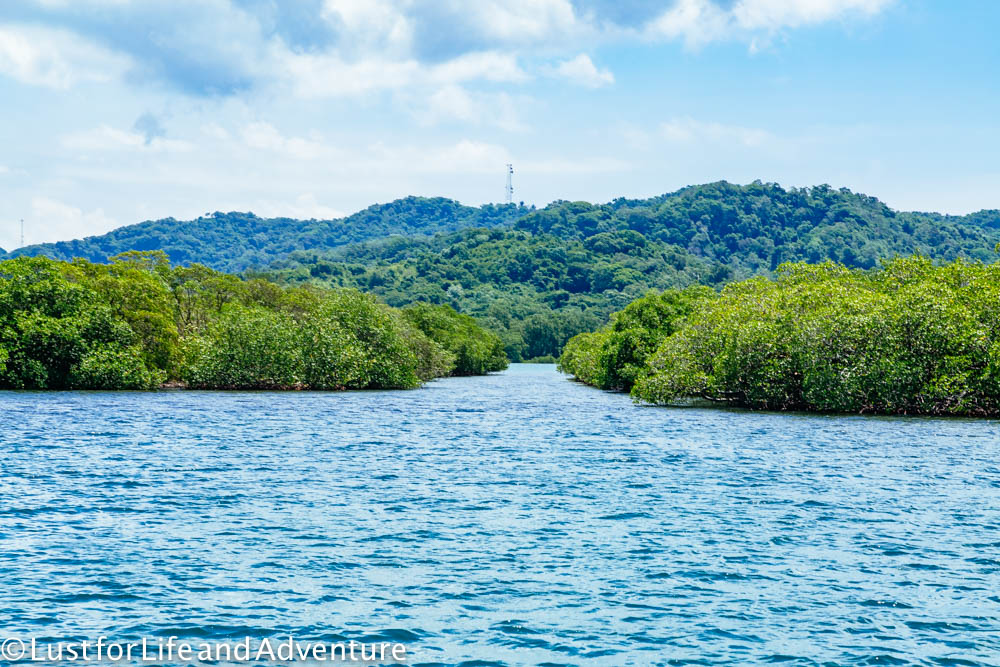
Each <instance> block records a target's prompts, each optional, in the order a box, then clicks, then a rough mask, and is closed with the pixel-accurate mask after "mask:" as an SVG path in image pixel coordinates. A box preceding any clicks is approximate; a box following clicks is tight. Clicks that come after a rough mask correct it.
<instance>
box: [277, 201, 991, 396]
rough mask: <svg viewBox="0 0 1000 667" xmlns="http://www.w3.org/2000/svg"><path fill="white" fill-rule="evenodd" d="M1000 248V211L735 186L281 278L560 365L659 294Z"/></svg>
mask: <svg viewBox="0 0 1000 667" xmlns="http://www.w3.org/2000/svg"><path fill="white" fill-rule="evenodd" d="M997 241H1000V211H983V212H980V213H977V214H972V215H969V216H962V217H957V216H941V215H937V214H931V213H901V212H896V211H893V210H892V209H890V208H888V207H887V206H885V205H884V204H882V203H881V202H879V201H878V200H877V199H874V198H872V197H867V196H865V195H859V194H855V193H852V192H850V191H848V190H844V189H841V190H835V189H833V188H830V187H828V186H819V187H814V188H805V189H796V188H792V189H789V190H785V189H783V188H781V187H779V186H777V185H774V184H763V183H759V182H758V183H751V184H749V185H746V186H737V185H732V184H729V183H724V182H723V183H712V184H708V185H701V186H694V187H689V188H684V189H682V190H679V191H677V192H675V193H672V194H668V195H663V196H661V197H654V198H651V199H644V200H626V199H618V200H615V201H613V202H610V203H608V204H602V205H592V204H588V203H585V202H556V203H553V204H551V205H549V206H547V207H546V208H545V209H542V210H539V211H534V212H530V211H525V212H524V214H523V215H522V216H521V217H518V218H517V219H516V220H514V219H512V220H511V221H509V222H508V223H507V224H505V225H502V226H496V227H492V228H470V229H463V230H460V231H457V232H453V233H446V234H438V235H436V236H433V237H430V238H426V237H422V238H401V237H391V238H385V239H379V240H374V241H370V242H367V243H362V244H355V245H350V246H344V247H341V248H339V249H336V250H332V251H323V250H320V249H317V250H315V251H310V252H296V253H292V254H291V255H289V256H288V257H287V258H284V259H281V260H279V261H277V262H275V263H274V264H273V265H272V271H273V273H274V275H275V276H276V277H277V278H278V279H280V280H282V281H287V282H291V283H312V284H321V285H331V286H337V287H354V288H358V289H362V290H364V291H368V292H372V293H374V294H377V295H379V296H380V297H382V298H383V299H384V300H385V301H386V302H387V303H389V304H390V305H392V306H396V307H402V306H406V305H407V304H411V303H415V302H428V303H435V304H448V305H450V306H452V307H453V308H455V309H456V310H458V311H459V312H463V313H467V314H470V315H473V316H475V317H476V318H478V319H479V320H480V321H482V322H483V323H484V324H486V325H487V327H488V328H489V329H490V330H491V331H495V332H497V334H498V335H500V337H501V339H502V340H503V341H504V344H505V348H506V351H507V355H508V357H509V358H510V359H512V360H514V361H521V360H525V359H531V358H534V357H540V356H546V355H559V354H560V351H561V350H562V348H563V346H564V345H565V344H566V342H567V340H568V339H569V338H571V337H572V336H573V335H574V334H577V333H580V332H583V331H591V330H594V329H596V328H597V327H599V326H600V325H601V324H602V323H604V322H606V321H607V320H608V318H609V317H610V315H611V314H612V313H613V312H615V311H617V310H621V309H622V308H624V307H625V306H626V305H627V304H628V303H630V302H631V301H633V300H635V299H637V298H638V297H640V296H642V295H643V294H645V293H647V292H649V291H650V290H656V291H661V290H665V289H678V288H684V287H687V286H690V285H696V284H704V285H711V286H715V287H720V286H721V285H723V284H725V283H727V282H730V281H733V280H738V279H743V278H747V277H750V276H753V275H773V272H774V270H775V269H776V267H777V266H778V265H779V264H780V263H782V262H786V261H808V262H813V263H815V262H822V261H825V260H835V261H838V262H842V263H844V264H845V265H847V266H850V267H857V268H871V267H873V266H874V265H875V264H876V262H877V260H878V259H879V258H889V257H892V256H893V255H897V254H899V255H909V254H911V253H913V252H918V251H919V252H923V253H925V254H927V255H928V256H930V257H932V258H934V259H936V260H952V259H955V258H957V257H967V258H972V259H981V260H983V261H993V260H994V259H995V255H993V253H992V252H990V249H991V248H993V246H994V245H995V244H996V243H997ZM609 381H611V382H612V384H615V385H616V386H621V387H622V388H627V387H628V386H629V384H630V382H631V380H630V379H629V378H628V377H624V378H617V379H610V380H609Z"/></svg>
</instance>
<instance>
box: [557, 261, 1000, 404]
mask: <svg viewBox="0 0 1000 667" xmlns="http://www.w3.org/2000/svg"><path fill="white" fill-rule="evenodd" d="M692 296H693V297H694V298H693V299H692V298H691V297H692ZM645 301H646V302H647V303H646V304H640V307H641V308H642V309H643V310H648V309H649V307H650V306H651V305H653V304H659V303H664V302H666V303H671V304H681V303H686V304H687V307H686V308H677V309H674V310H670V311H668V314H667V317H666V318H664V317H653V318H651V319H650V320H649V321H647V322H645V323H643V322H641V321H639V322H635V318H634V317H631V316H629V315H627V314H626V313H624V312H623V313H622V314H621V315H619V316H616V317H615V318H614V320H613V323H612V325H611V326H609V327H606V328H604V329H602V330H600V331H598V332H596V333H589V334H582V335H580V336H577V337H575V338H573V339H572V340H571V341H570V342H569V344H568V345H567V346H566V350H565V352H564V353H563V356H562V358H561V360H560V366H561V368H562V369H563V370H564V371H566V372H568V373H572V374H573V375H574V376H576V377H577V378H578V379H580V380H583V381H585V382H588V383H590V384H594V385H596V386H602V387H606V388H612V389H617V388H627V386H628V385H627V384H626V383H624V382H615V381H609V380H608V378H611V377H615V376H616V374H617V376H619V377H620V376H622V375H627V376H628V377H629V379H630V381H631V385H632V386H631V391H632V395H633V396H634V397H635V398H636V399H638V400H641V401H646V402H650V403H656V404H669V403H672V402H675V401H677V400H681V399H689V398H703V399H708V400H711V401H716V402H721V403H725V404H729V405H735V406H741V407H748V408H756V409H768V410H813V411H829V412H867V413H888V414H935V415H944V414H949V415H977V416H996V415H1000V265H998V264H992V265H986V264H982V263H978V262H969V261H965V260H956V261H955V262H952V263H948V264H944V265H935V264H934V263H933V262H931V261H930V260H929V259H928V258H926V257H920V256H913V257H908V258H897V259H894V260H890V261H888V262H886V263H885V264H884V265H883V266H882V267H880V268H878V269H876V270H870V271H866V270H862V269H849V268H847V267H845V266H843V265H839V264H835V263H833V262H825V263H823V264H819V265H810V264H805V263H793V264H784V265H782V266H781V267H779V269H778V271H777V274H776V276H775V277H774V278H767V277H758V278H753V279H749V280H746V281H742V282H737V283H733V284H731V285H728V286H726V287H725V288H724V289H723V290H722V292H721V293H720V294H719V295H718V296H714V295H712V293H710V292H706V293H705V294H704V295H688V294H683V293H668V294H665V295H651V296H648V297H645ZM685 311H686V312H685ZM629 321H633V323H632V324H623V323H626V322H629ZM664 321H666V322H668V326H666V327H664V326H663V323H664ZM623 326H624V327H625V328H627V329H637V330H638V332H639V335H640V336H645V337H646V339H647V340H648V341H650V342H651V343H653V345H647V346H645V347H644V348H643V354H642V355H639V356H636V355H632V356H628V355H626V356H625V357H623V356H622V355H621V352H622V351H626V352H627V351H628V349H629V347H628V345H627V344H623V341H622V339H621V337H620V336H619V333H620V330H621V329H622V328H623ZM651 347H652V348H654V349H653V351H652V352H649V350H650V348H651ZM640 357H641V359H642V363H641V365H640V367H639V368H637V369H635V370H634V371H633V370H632V369H631V368H630V363H632V360H633V359H638V358H640Z"/></svg>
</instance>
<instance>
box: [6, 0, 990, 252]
mask: <svg viewBox="0 0 1000 667" xmlns="http://www.w3.org/2000/svg"><path fill="white" fill-rule="evenodd" d="M998 26H1000V3H998V2H994V1H993V0H979V1H976V0H966V1H963V2H956V3H952V2H941V1H940V0H934V1H931V0H714V1H713V0H664V1H662V2H642V1H639V0H618V1H617V2H615V1H614V0H505V1H502V2H501V1H499V0H477V1H476V2H467V1H465V0H440V1H435V0H302V1H300V2H295V1H283V0H197V1H195V0H143V1H140V0H131V1H130V0H5V2H3V3H0V100H2V105H0V121H2V122H0V247H4V248H7V249H10V248H12V247H15V246H17V245H18V238H17V237H18V232H17V227H18V225H17V220H18V219H19V218H22V217H23V218H24V219H25V227H26V241H27V242H28V243H32V242H41V241H50V240H58V239H68V238H76V237H81V236H86V235H90V234H98V233H103V232H105V231H108V230H109V229H112V228H114V227H117V226H120V225H124V224H131V223H134V222H138V221H141V220H145V219H150V218H159V217H167V216H174V217H177V218H189V217H194V216H197V215H199V214H202V213H205V212H209V211H215V210H242V211H246V210H250V211H253V212H255V213H257V214H259V215H268V216H270V215H289V216H295V217H304V218H308V217H332V216H337V215H341V214H345V213H351V212H353V211H355V210H358V209H360V208H363V207H365V206H367V205H369V204H371V203H375V202H382V201H388V200H391V199H394V198H396V197H400V196H404V195H408V194H418V195H427V196H432V195H441V196H447V197H453V198H456V199H459V200H460V201H463V202H465V203H469V204H479V203H483V202H488V201H500V200H501V199H502V198H503V185H504V164H505V163H506V162H508V161H509V162H513V163H514V165H515V176H514V179H515V181H514V184H515V197H516V199H518V200H523V201H525V202H527V203H532V204H537V205H540V206H541V205H544V204H546V203H548V202H549V201H552V200H554V199H585V200H588V201H607V200H609V199H612V198H614V197H617V196H628V197H644V196H651V195H656V194H661V193H663V192H667V191H671V190H674V189H676V188H679V187H682V186H684V185H688V184H692V183H701V182H707V181H714V180H719V179H728V180H731V181H735V182H740V183H745V182H749V181H752V180H754V179H761V180H764V181H775V182H778V183H781V184H782V185H786V186H791V185H797V186H802V185H813V184H818V183H829V184H831V185H834V186H837V187H842V186H843V187H849V188H852V189H855V190H859V191H863V192H866V193H868V194H872V195H875V196H877V197H879V198H881V199H883V200H884V201H886V202H888V203H889V204H890V205H892V206H894V207H896V208H901V209H920V210H939V211H944V212H952V213H965V212H969V211H973V210H978V209H981V208H1000V130H998V127H1000V125H998V121H997V119H998V117H1000V114H998V112H1000V86H998V81H1000V75H998V72H1000V46H998V44H1000V42H998V40H997V39H996V30H997V28H998Z"/></svg>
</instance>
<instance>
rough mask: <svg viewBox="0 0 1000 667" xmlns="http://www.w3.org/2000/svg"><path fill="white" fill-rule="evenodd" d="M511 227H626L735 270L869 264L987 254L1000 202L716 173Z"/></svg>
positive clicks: (575, 232)
mask: <svg viewBox="0 0 1000 667" xmlns="http://www.w3.org/2000/svg"><path fill="white" fill-rule="evenodd" d="M516 228H517V229H521V230H524V231H530V232H533V233H540V232H544V233H549V234H553V235H555V236H558V237H561V238H566V239H576V240H585V239H591V243H595V242H596V241H595V240H593V239H595V237H598V236H599V235H600V234H603V233H609V232H617V231H622V230H632V231H635V232H638V233H640V234H642V235H643V236H645V237H646V238H648V239H650V240H654V241H661V242H663V243H667V244H670V245H675V246H678V247H680V248H682V249H684V250H686V251H688V252H690V253H691V254H693V255H695V256H697V257H700V258H703V259H705V260H708V261H710V262H718V263H721V264H724V265H726V266H727V267H728V269H729V270H730V271H731V273H732V276H730V277H743V276H746V275H751V274H757V273H766V272H768V271H771V270H773V269H775V268H776V267H777V266H778V264H780V263H782V262H786V261H795V260H803V261H808V262H819V261H823V260H826V259H832V260H835V261H837V262H841V263H843V264H845V265H847V266H851V267H858V268H871V267H874V266H875V265H876V264H877V263H878V261H879V260H880V259H887V258H890V257H892V256H894V255H896V254H902V255H909V254H912V253H914V252H919V253H922V254H926V255H928V256H930V257H933V258H937V259H954V258H955V257H958V256H965V257H968V258H973V259H981V260H984V261H993V260H994V259H995V258H996V256H995V254H994V250H993V249H994V246H995V245H996V243H997V242H998V241H1000V210H990V211H979V212H977V213H972V214H970V215H965V216H950V215H941V214H939V213H919V212H897V211H894V210H893V209H891V208H889V207H888V206H887V205H885V204H884V203H882V202H880V201H879V200H878V199H876V198H874V197H869V196H867V195H863V194H857V193H854V192H851V191H850V190H848V189H846V188H841V189H834V188H831V187H830V186H828V185H820V186H816V187H812V188H790V189H787V190H786V189H784V188H782V187H781V186H780V185H777V184H773V183H760V182H754V183H751V184H749V185H744V186H740V185H734V184H732V183H727V182H725V181H721V182H718V183H709V184H706V185H696V186H691V187H687V188H683V189H681V190H678V191H677V192H674V193H670V194H666V195H662V196H659V197H653V198H651V199H640V200H635V199H616V200H614V201H612V202H610V203H608V204H601V205H593V204H588V203H586V202H556V203H554V204H551V205H549V206H547V207H546V208H545V209H543V210H540V211H536V212H534V213H530V214H528V215H526V216H525V217H523V218H521V219H520V220H518V221H517V223H516Z"/></svg>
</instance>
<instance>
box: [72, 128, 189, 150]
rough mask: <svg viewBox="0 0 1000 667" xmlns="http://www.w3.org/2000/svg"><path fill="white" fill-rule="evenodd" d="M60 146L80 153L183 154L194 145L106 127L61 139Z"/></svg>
mask: <svg viewBox="0 0 1000 667" xmlns="http://www.w3.org/2000/svg"><path fill="white" fill-rule="evenodd" d="M62 144H63V146H64V147H66V148H69V149H71V150H82V151H150V152H154V153H185V152H188V151H192V150H194V144H191V143H189V142H187V141H180V140H177V139H165V138H163V137H154V138H152V139H150V138H148V137H146V136H144V135H142V134H139V133H138V132H130V131H126V130H119V129H116V128H113V127H109V126H107V125H101V126H100V127H97V128H94V129H92V130H86V131H84V132H76V133H73V134H70V135H67V136H65V137H63V140H62Z"/></svg>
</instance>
